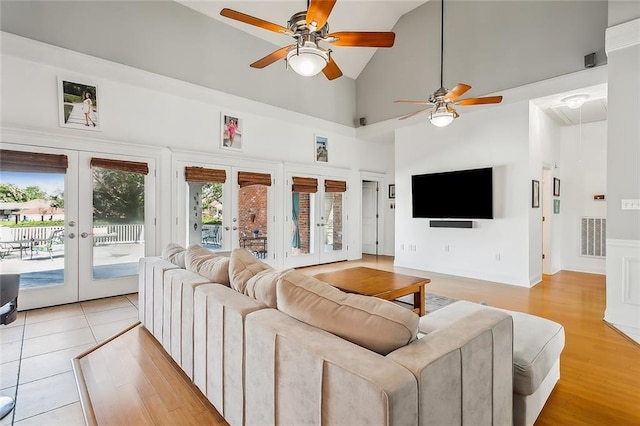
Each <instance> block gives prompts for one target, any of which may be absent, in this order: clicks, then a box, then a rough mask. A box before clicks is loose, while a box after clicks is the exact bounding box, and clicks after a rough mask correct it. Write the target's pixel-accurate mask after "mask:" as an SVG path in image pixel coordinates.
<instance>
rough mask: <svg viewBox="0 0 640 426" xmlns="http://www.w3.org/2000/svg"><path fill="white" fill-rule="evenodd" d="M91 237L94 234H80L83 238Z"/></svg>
mask: <svg viewBox="0 0 640 426" xmlns="http://www.w3.org/2000/svg"><path fill="white" fill-rule="evenodd" d="M89 235H93V234H89V233H87V232H83V233H82V234H80V236H81V237H82V238H87V237H88V236H89Z"/></svg>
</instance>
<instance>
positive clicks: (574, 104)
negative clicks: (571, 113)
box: [562, 95, 589, 109]
mask: <svg viewBox="0 0 640 426" xmlns="http://www.w3.org/2000/svg"><path fill="white" fill-rule="evenodd" d="M587 99H589V96H588V95H573V96H569V97H566V98H564V99H562V102H563V103H564V104H565V105H566V106H568V107H569V108H571V109H577V108H580V107H581V106H582V105H583V104H584V103H585V101H586V100H587Z"/></svg>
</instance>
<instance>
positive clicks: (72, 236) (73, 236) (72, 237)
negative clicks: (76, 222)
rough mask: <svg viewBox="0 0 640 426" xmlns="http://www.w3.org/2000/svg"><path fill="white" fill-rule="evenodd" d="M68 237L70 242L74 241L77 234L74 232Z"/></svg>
mask: <svg viewBox="0 0 640 426" xmlns="http://www.w3.org/2000/svg"><path fill="white" fill-rule="evenodd" d="M67 237H68V238H69V239H70V240H73V239H74V238H75V237H76V234H74V233H73V232H72V233H70V234H69V235H67Z"/></svg>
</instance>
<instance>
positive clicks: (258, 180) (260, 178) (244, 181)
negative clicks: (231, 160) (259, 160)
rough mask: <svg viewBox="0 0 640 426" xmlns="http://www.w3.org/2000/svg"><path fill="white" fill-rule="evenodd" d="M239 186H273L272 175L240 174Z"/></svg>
mask: <svg viewBox="0 0 640 426" xmlns="http://www.w3.org/2000/svg"><path fill="white" fill-rule="evenodd" d="M238 185H240V188H244V187H245V186H249V185H265V186H271V175H270V174H269V173H252V172H238Z"/></svg>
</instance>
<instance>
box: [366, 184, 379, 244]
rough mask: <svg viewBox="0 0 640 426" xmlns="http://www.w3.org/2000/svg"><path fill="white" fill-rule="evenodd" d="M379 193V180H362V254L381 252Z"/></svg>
mask: <svg viewBox="0 0 640 426" xmlns="http://www.w3.org/2000/svg"><path fill="white" fill-rule="evenodd" d="M379 194H380V184H379V182H377V181H370V180H363V181H362V254H373V255H375V256H377V255H378V252H379V245H380V244H379V243H380V239H379V232H380V230H379V223H378V222H379V219H380V211H379V202H378V201H379V200H378V198H379Z"/></svg>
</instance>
